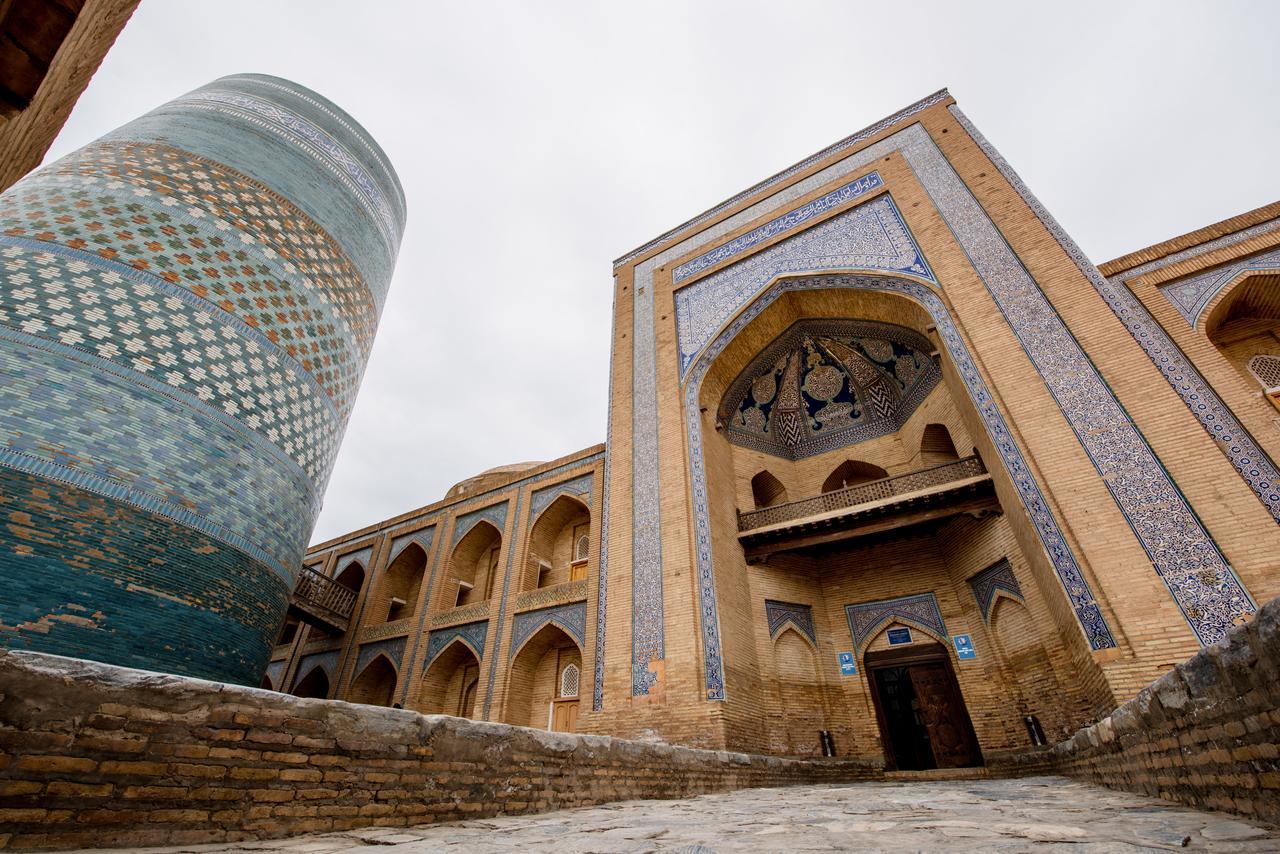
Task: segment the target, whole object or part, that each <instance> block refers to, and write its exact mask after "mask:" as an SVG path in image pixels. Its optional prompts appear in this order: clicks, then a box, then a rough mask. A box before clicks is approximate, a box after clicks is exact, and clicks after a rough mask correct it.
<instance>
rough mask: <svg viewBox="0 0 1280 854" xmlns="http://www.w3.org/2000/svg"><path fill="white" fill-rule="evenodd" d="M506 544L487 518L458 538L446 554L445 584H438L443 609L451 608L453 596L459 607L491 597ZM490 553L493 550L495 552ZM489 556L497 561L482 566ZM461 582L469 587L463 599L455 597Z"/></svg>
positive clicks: (499, 532) (500, 532)
mask: <svg viewBox="0 0 1280 854" xmlns="http://www.w3.org/2000/svg"><path fill="white" fill-rule="evenodd" d="M505 545H506V544H505V543H503V541H502V531H500V530H498V528H497V526H496V525H494V524H493V523H492V522H490V521H489V520H488V519H481V520H479V521H477V522H476V523H475V524H474V525H472V526H471V527H470V529H469V530H468V531H467V533H466V534H464V535H463V536H462V537H461V538H459V539H458V541H457V544H456V545H455V546H454V547H453V551H452V553H451V554H450V555H449V565H448V566H449V568H448V573H447V574H446V576H445V581H446V583H445V584H442V585H441V591H440V595H441V596H442V597H443V599H442V602H441V604H442V605H443V607H446V608H448V607H452V606H453V604H454V598H453V597H457V602H458V604H459V605H467V604H471V603H472V602H482V601H484V600H486V599H489V598H492V595H493V590H491V589H490V588H491V587H492V586H493V584H494V582H496V581H497V580H498V579H499V573H500V571H501V568H500V566H498V564H500V562H501V555H502V551H503V549H504V547H505ZM491 550H496V553H495V552H491ZM491 554H494V555H495V556H494V557H493V558H491V560H492V561H496V562H494V563H492V564H486V565H484V566H481V564H482V563H484V560H485V558H486V556H489V555H491ZM495 567H497V569H495ZM460 583H463V584H470V585H472V586H471V589H470V591H469V592H467V593H464V594H463V595H462V596H458V590H459V586H460Z"/></svg>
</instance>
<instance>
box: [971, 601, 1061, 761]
mask: <svg viewBox="0 0 1280 854" xmlns="http://www.w3.org/2000/svg"><path fill="white" fill-rule="evenodd" d="M989 625H990V626H991V633H992V634H993V635H994V636H995V641H996V645H997V647H998V648H999V652H1000V658H1001V662H1002V663H1003V664H1004V669H1005V672H1007V673H1008V674H1009V675H1010V676H1011V677H1012V678H1013V681H1014V683H1015V684H1016V685H1017V688H1018V691H1019V693H1020V694H1021V697H1020V699H1021V703H1020V704H1019V705H1020V706H1021V708H1020V711H1021V712H1022V713H1023V714H1031V715H1035V716H1036V717H1037V718H1039V719H1040V724H1041V726H1042V727H1044V729H1045V731H1046V732H1048V733H1052V734H1053V735H1054V736H1055V737H1057V736H1061V735H1063V734H1064V733H1063V732H1062V730H1061V727H1062V723H1061V719H1062V714H1061V711H1060V707H1061V698H1062V697H1063V696H1064V692H1063V688H1062V685H1061V683H1059V681H1058V678H1057V674H1056V672H1055V671H1054V668H1053V663H1052V662H1051V661H1050V660H1049V653H1048V650H1047V649H1046V648H1045V645H1044V642H1043V641H1042V639H1041V636H1040V629H1039V627H1038V626H1037V625H1036V622H1035V619H1034V617H1032V615H1031V611H1030V610H1029V609H1028V608H1027V607H1026V605H1024V604H1023V603H1022V602H1019V601H1018V600H1017V599H1014V598H1013V597H1012V596H1009V595H1007V594H1006V593H1004V591H997V592H996V599H995V604H994V605H993V607H992V609H991V620H990V624H989Z"/></svg>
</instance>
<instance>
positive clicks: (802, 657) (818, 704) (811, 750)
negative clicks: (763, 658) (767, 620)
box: [773, 627, 828, 756]
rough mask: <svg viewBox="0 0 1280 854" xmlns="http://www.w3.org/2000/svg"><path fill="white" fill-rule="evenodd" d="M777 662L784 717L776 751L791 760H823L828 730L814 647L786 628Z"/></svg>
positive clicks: (775, 649) (781, 634)
mask: <svg viewBox="0 0 1280 854" xmlns="http://www.w3.org/2000/svg"><path fill="white" fill-rule="evenodd" d="M773 662H774V670H775V672H776V673H777V675H778V697H779V700H780V705H781V713H782V722H781V726H780V727H779V729H778V732H777V736H778V737H777V738H775V739H774V747H775V750H776V751H777V752H780V753H784V754H786V755H789V756H821V755H822V742H821V739H820V737H819V735H818V733H819V732H820V731H822V730H824V729H827V728H828V727H827V722H826V715H825V714H824V703H823V697H822V685H821V682H820V679H819V676H818V663H817V657H816V655H815V652H814V648H813V645H812V644H811V643H810V642H809V639H808V638H806V637H804V636H803V635H801V634H800V633H799V632H798V631H796V630H795V629H793V628H790V627H788V628H785V629H783V630H782V631H781V632H779V633H778V636H777V637H776V638H774V641H773Z"/></svg>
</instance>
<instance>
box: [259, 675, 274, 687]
mask: <svg viewBox="0 0 1280 854" xmlns="http://www.w3.org/2000/svg"><path fill="white" fill-rule="evenodd" d="M258 687H259V688H262V689H264V690H267V691H274V690H275V689H276V686H275V685H274V684H273V683H272V682H271V674H270V673H265V674H263V676H262V681H261V682H259V683H258Z"/></svg>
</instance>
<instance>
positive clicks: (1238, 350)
mask: <svg viewBox="0 0 1280 854" xmlns="http://www.w3.org/2000/svg"><path fill="white" fill-rule="evenodd" d="M1204 330H1205V334H1206V335H1207V336H1208V338H1209V341H1210V342H1212V343H1213V345H1214V347H1216V348H1217V350H1218V352H1219V353H1221V354H1222V355H1223V357H1224V358H1226V359H1227V361H1228V362H1230V363H1231V365H1232V366H1233V367H1234V368H1235V369H1236V370H1237V371H1238V372H1239V373H1240V374H1241V375H1242V376H1243V377H1244V378H1245V380H1246V381H1248V382H1249V383H1250V384H1252V385H1254V386H1255V387H1258V386H1260V387H1261V388H1262V389H1263V390H1270V389H1276V388H1278V387H1280V274H1276V273H1256V274H1252V275H1246V276H1243V277H1241V278H1240V279H1239V280H1237V281H1236V282H1235V283H1233V284H1232V285H1230V286H1229V287H1227V288H1226V289H1224V290H1223V292H1222V293H1221V294H1220V295H1219V296H1217V297H1215V301H1214V302H1213V303H1211V305H1210V307H1209V308H1208V311H1207V312H1206V314H1205V321H1204ZM1272 400H1273V403H1276V404H1277V405H1278V406H1280V393H1277V394H1276V395H1275V396H1273V398H1272Z"/></svg>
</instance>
